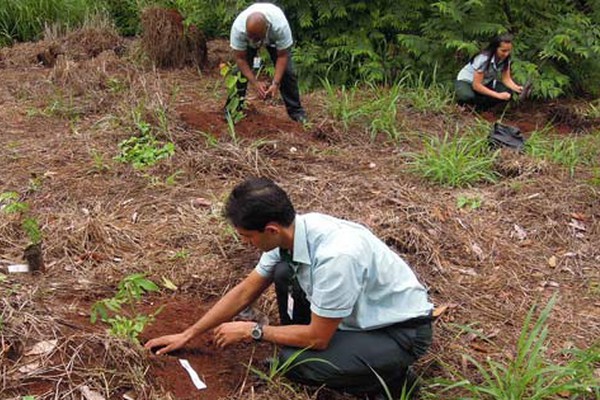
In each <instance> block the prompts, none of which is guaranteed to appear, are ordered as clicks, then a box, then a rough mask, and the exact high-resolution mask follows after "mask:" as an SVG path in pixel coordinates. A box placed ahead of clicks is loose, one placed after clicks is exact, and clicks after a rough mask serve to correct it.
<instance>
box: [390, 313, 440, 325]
mask: <svg viewBox="0 0 600 400" xmlns="http://www.w3.org/2000/svg"><path fill="white" fill-rule="evenodd" d="M432 312H433V311H429V314H427V315H423V316H421V317H415V318H411V319H407V320H406V321H401V322H398V323H396V324H394V325H393V326H394V327H398V328H417V327H419V326H421V325H425V324H428V323H431V321H433V314H432Z"/></svg>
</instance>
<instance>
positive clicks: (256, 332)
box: [250, 324, 263, 340]
mask: <svg viewBox="0 0 600 400" xmlns="http://www.w3.org/2000/svg"><path fill="white" fill-rule="evenodd" d="M262 335H263V331H262V326H260V325H258V324H256V325H255V326H254V328H252V332H251V333H250V336H252V339H254V340H260V339H261V338H262Z"/></svg>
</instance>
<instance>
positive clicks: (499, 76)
mask: <svg viewBox="0 0 600 400" xmlns="http://www.w3.org/2000/svg"><path fill="white" fill-rule="evenodd" d="M512 40H513V37H512V35H509V34H505V35H501V36H497V37H495V38H494V39H492V41H491V42H490V44H489V45H488V47H486V48H485V49H484V50H483V51H482V52H481V53H479V54H477V55H475V56H474V57H473V58H471V60H470V61H469V63H468V64H467V65H465V66H464V68H463V69H462V70H461V71H460V73H459V74H458V77H457V78H456V100H457V101H458V103H459V104H473V105H475V107H476V108H478V109H487V108H490V107H492V106H494V105H496V104H498V103H505V102H508V101H509V100H510V99H511V97H512V94H513V92H516V93H521V91H522V90H523V87H522V86H519V85H517V84H516V83H515V82H514V81H513V80H512V78H511V76H510V53H511V52H512Z"/></svg>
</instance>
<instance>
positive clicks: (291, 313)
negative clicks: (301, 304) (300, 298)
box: [287, 292, 294, 319]
mask: <svg viewBox="0 0 600 400" xmlns="http://www.w3.org/2000/svg"><path fill="white" fill-rule="evenodd" d="M287 313H288V317H290V319H294V298H293V297H292V293H291V292H288V301H287Z"/></svg>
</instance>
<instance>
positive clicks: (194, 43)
mask: <svg viewBox="0 0 600 400" xmlns="http://www.w3.org/2000/svg"><path fill="white" fill-rule="evenodd" d="M142 30H143V33H142V47H143V48H144V51H145V52H146V54H147V55H148V56H149V58H150V60H152V62H153V63H154V64H155V65H156V66H158V67H162V68H170V67H175V68H181V67H183V66H184V65H191V66H198V67H202V66H204V65H205V63H206V59H207V50H206V49H207V48H206V38H205V36H204V33H202V31H200V30H199V29H198V28H197V27H195V26H190V27H188V28H185V27H184V24H183V17H182V16H181V14H179V12H177V11H176V10H166V9H163V8H158V7H150V8H147V9H145V10H144V11H143V12H142Z"/></svg>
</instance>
